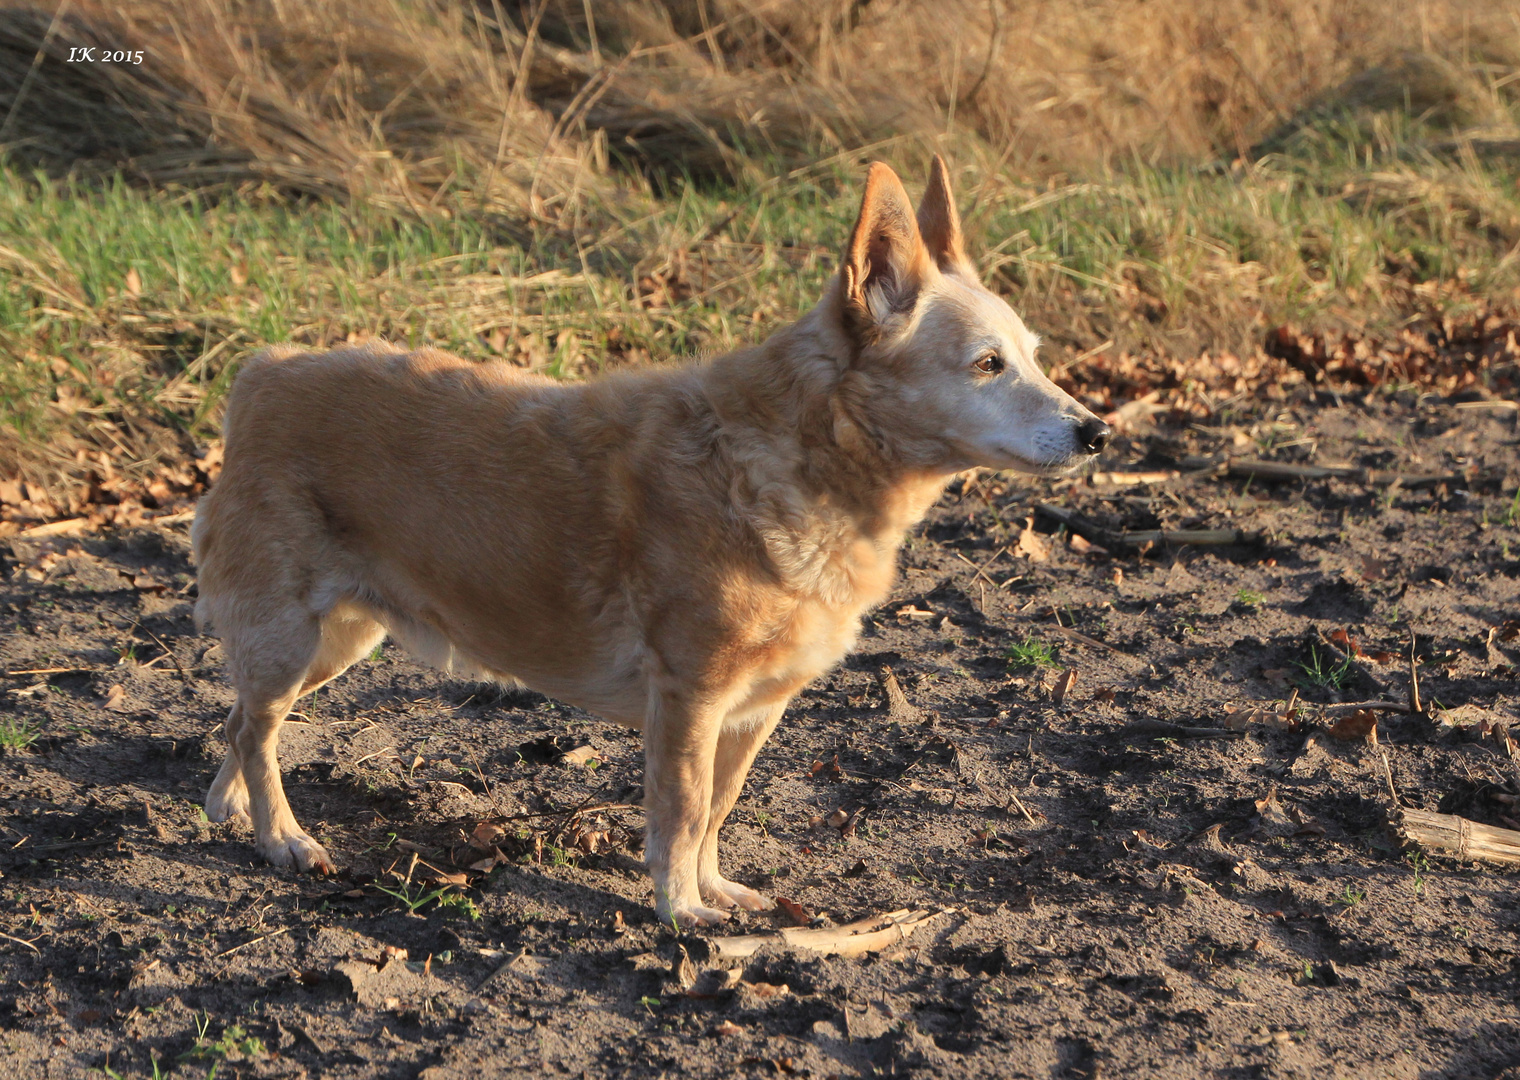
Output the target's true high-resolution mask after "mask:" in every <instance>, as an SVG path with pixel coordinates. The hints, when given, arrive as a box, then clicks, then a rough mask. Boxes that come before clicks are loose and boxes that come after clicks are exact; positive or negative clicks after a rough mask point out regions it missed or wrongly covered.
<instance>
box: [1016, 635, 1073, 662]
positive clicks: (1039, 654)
mask: <svg viewBox="0 0 1520 1080" xmlns="http://www.w3.org/2000/svg"><path fill="white" fill-rule="evenodd" d="M1060 655H1061V650H1060V647H1059V646H1053V645H1047V644H1046V643H1045V642H1043V641H1040V640H1038V639H1037V638H1035V637H1034V636H1033V635H1030V636H1028V637H1025V638H1024V640H1023V641H1020V642H1017V643H1016V644H1014V645H1011V646H1010V647H1009V648H1008V651H1007V652H1006V653H1005V654H1004V656H1005V657H1006V658H1007V660H1008V666H1009V667H1010V668H1013V669H1014V670H1016V671H1018V670H1029V669H1033V668H1042V667H1047V668H1053V667H1057V666H1059V664H1060Z"/></svg>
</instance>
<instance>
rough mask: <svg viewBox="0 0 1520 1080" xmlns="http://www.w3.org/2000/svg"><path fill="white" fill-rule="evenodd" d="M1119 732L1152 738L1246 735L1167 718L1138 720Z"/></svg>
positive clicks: (1218, 737)
mask: <svg viewBox="0 0 1520 1080" xmlns="http://www.w3.org/2000/svg"><path fill="white" fill-rule="evenodd" d="M1119 734H1121V735H1147V736H1150V737H1151V738H1167V739H1239V738H1242V737H1243V736H1244V735H1245V732H1244V731H1231V730H1229V729H1228V728H1211V727H1184V726H1183V725H1182V724H1173V723H1170V722H1169V721H1166V720H1136V721H1135V722H1134V723H1133V724H1130V725H1129V726H1128V727H1126V728H1124V729H1123V730H1121V731H1120V732H1119Z"/></svg>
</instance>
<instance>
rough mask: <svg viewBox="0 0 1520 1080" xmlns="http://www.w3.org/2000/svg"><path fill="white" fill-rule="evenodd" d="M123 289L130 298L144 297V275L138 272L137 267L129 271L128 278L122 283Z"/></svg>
mask: <svg viewBox="0 0 1520 1080" xmlns="http://www.w3.org/2000/svg"><path fill="white" fill-rule="evenodd" d="M122 287H123V288H124V289H125V290H126V293H127V295H128V296H141V295H142V275H141V274H139V273H138V272H137V267H135V266H134V267H132V268H131V269H130V270H128V271H127V276H126V278H125V280H123V281H122Z"/></svg>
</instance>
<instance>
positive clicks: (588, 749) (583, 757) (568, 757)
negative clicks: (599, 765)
mask: <svg viewBox="0 0 1520 1080" xmlns="http://www.w3.org/2000/svg"><path fill="white" fill-rule="evenodd" d="M601 760H602V759H601V756H600V755H599V754H598V753H597V752H596V747H594V746H591V745H589V744H588V745H586V746H577V747H576V748H575V749H574V750H566V751H565V752H564V753H563V754H561V755H560V758H559V763H560V764H561V765H589V764H590V763H591V762H593V761H601Z"/></svg>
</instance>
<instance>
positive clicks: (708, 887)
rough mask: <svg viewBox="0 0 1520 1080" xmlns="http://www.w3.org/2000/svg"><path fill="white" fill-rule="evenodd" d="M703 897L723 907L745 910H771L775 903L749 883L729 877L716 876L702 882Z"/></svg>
mask: <svg viewBox="0 0 1520 1080" xmlns="http://www.w3.org/2000/svg"><path fill="white" fill-rule="evenodd" d="M702 898H703V899H704V900H707V901H709V902H711V903H714V904H717V905H718V906H719V907H721V908H743V909H744V910H745V911H769V910H770V909H771V908H773V907H775V904H774V903H772V902H771V901H770V899H768V898H767V897H765V896H763V895H762V894H760V893H757V892H756V891H755V890H754V889H751V888H750V887H749V886H747V885H740V884H739V883H738V882H737V881H729V880H728V879H727V878H724V877H720V878H715V879H714V880H712V881H704V882H703V883H702Z"/></svg>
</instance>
